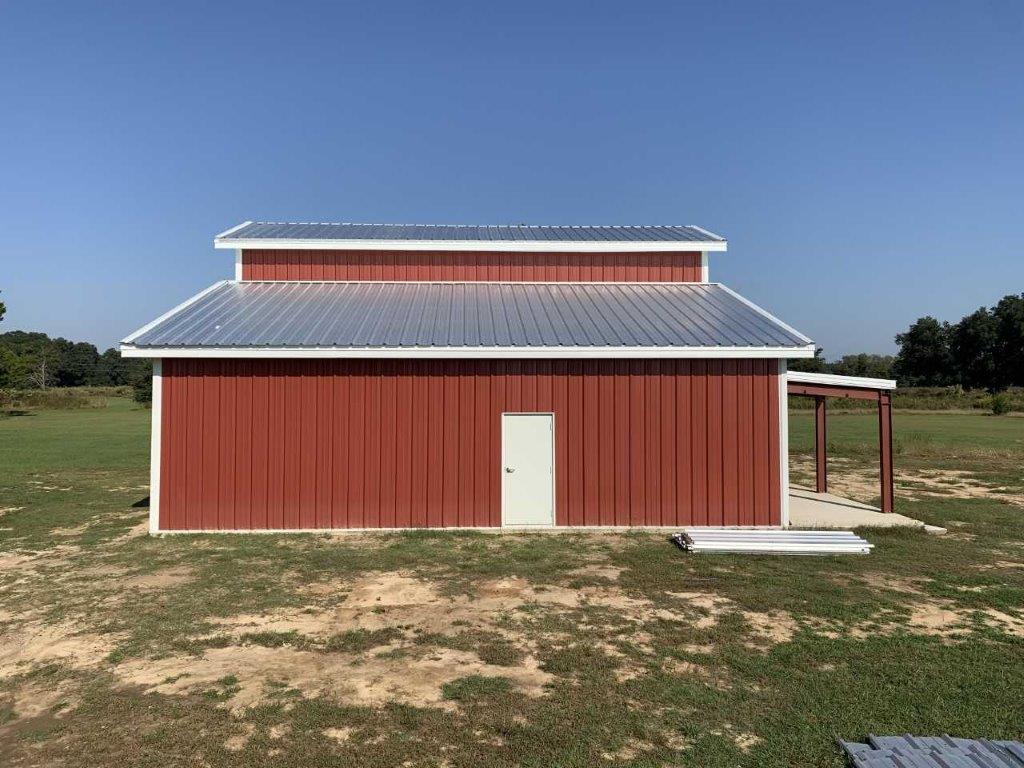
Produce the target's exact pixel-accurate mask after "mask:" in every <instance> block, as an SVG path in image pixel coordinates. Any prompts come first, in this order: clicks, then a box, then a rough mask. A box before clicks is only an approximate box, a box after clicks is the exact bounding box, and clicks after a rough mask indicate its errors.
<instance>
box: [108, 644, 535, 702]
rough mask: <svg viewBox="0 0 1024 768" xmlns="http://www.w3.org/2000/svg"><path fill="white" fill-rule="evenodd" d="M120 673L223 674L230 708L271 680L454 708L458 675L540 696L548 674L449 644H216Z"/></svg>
mask: <svg viewBox="0 0 1024 768" xmlns="http://www.w3.org/2000/svg"><path fill="white" fill-rule="evenodd" d="M116 674H117V675H118V677H120V678H121V679H122V680H123V681H124V682H126V683H129V684H134V685H140V686H143V687H144V688H145V689H146V690H148V691H155V692H158V693H164V694H185V693H190V692H195V691H202V690H206V689H208V688H210V686H211V685H214V684H216V683H217V681H219V680H222V679H224V678H226V677H229V676H230V677H233V678H237V680H238V683H237V688H238V690H237V692H236V693H235V694H234V695H233V696H232V697H231V698H230V699H228V700H227V701H226V702H224V705H225V706H227V707H230V708H231V709H233V710H241V709H245V708H247V707H250V706H254V705H257V704H261V703H265V702H266V701H268V700H269V694H268V688H269V687H270V685H271V684H273V683H281V682H284V683H286V684H287V685H288V686H289V687H291V688H294V689H296V690H298V691H300V692H301V693H302V694H303V695H304V696H307V697H315V696H326V697H330V698H332V699H335V700H337V701H342V702H345V703H347V704H351V705H355V706H369V707H379V706H383V705H385V704H388V703H391V702H396V703H402V704H410V705H414V706H421V707H425V706H429V707H444V708H452V707H454V706H455V705H454V704H453V703H452V702H447V701H444V700H443V699H442V687H443V686H444V685H445V684H446V683H450V682H452V681H453V680H457V679H459V678H461V677H466V676H468V675H483V676H488V677H505V678H508V679H510V680H511V681H512V682H513V684H514V685H515V686H516V687H517V689H518V690H520V691H521V692H523V693H525V694H526V695H530V696H540V695H542V694H543V693H544V686H545V685H546V684H547V683H548V682H549V681H550V679H551V675H549V674H548V673H547V672H544V671H543V670H541V669H540V667H539V665H538V664H537V662H536V660H534V659H530V658H527V659H526V660H524V661H523V662H522V663H521V664H519V665H517V666H516V667H499V666H495V665H491V664H485V663H484V662H482V661H480V659H479V658H478V657H477V656H476V655H475V654H473V653H469V652H466V651H456V650H452V649H450V648H422V649H419V651H418V653H416V654H413V653H411V652H410V653H408V654H405V655H403V656H401V657H390V656H384V655H377V656H372V655H371V656H366V655H361V654H342V653H321V652H316V651H304V650H297V649H295V648H289V647H280V648H265V647H263V646H259V645H246V646H230V647H227V648H211V649H208V650H206V651H205V652H204V653H203V654H202V655H201V656H200V657H198V658H196V657H194V656H184V657H169V658H164V659H157V660H132V661H129V662H125V663H122V664H120V665H118V667H117V668H116Z"/></svg>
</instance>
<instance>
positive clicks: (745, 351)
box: [120, 292, 815, 360]
mask: <svg viewBox="0 0 1024 768" xmlns="http://www.w3.org/2000/svg"><path fill="white" fill-rule="evenodd" d="M204 293H205V292H204ZM134 335H137V334H133V336H134ZM120 350H121V355H122V356H124V357H153V358H157V357H159V358H163V357H204V358H210V357H212V358H257V357H264V358H377V359H384V358H403V359H409V358H420V359H451V358H475V359H513V360H515V359H519V360H523V359H548V360H557V359H630V358H634V359H639V358H642V359H659V358H660V359H684V358H690V359H701V358H709V359H722V358H725V359H728V358H733V359H735V358H743V359H750V358H797V357H808V358H809V357H814V350H815V347H814V345H813V344H810V345H807V346H804V347H136V346H134V345H133V344H131V342H130V340H128V339H126V340H125V341H124V342H122V344H121V347H120Z"/></svg>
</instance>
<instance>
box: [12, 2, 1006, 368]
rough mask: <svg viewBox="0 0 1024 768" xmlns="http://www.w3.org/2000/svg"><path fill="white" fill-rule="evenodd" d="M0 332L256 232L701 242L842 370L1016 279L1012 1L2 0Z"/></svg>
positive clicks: (199, 267) (199, 274)
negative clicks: (655, 233) (490, 227)
mask: <svg viewBox="0 0 1024 768" xmlns="http://www.w3.org/2000/svg"><path fill="white" fill-rule="evenodd" d="M0 115H2V117H0V291H2V293H0V298H2V300H4V301H5V302H6V304H7V307H8V313H7V319H6V320H5V321H4V322H3V323H2V324H0V330H12V329H15V328H21V329H26V330H42V331H46V332H48V333H50V334H54V335H58V334H59V335H64V336H67V337H69V338H74V339H85V340H88V341H92V342H94V343H96V344H97V345H99V346H100V347H101V348H102V347H105V346H108V345H111V344H113V343H114V342H116V341H117V340H118V339H119V338H121V337H122V336H124V335H126V334H127V333H129V332H130V331H132V330H134V329H135V328H136V327H137V326H139V325H141V324H142V323H144V322H146V321H148V320H150V319H152V318H153V317H155V316H156V315H158V314H160V313H161V312H163V311H164V310H166V309H168V308H169V307H170V306H172V305H174V304H176V303H177V302H179V301H181V300H182V299H184V298H185V297H187V296H189V295H191V294H193V293H195V292H197V291H198V290H199V289H201V288H203V287H205V286H206V285H208V284H209V283H211V282H213V281H215V280H218V279H221V278H224V277H228V276H230V275H231V272H232V259H233V256H232V254H231V252H229V251H214V250H213V247H212V238H213V235H214V234H215V233H217V232H219V231H221V230H223V229H226V228H227V227H229V226H231V225H233V224H236V223H238V222H240V221H243V220H245V219H269V220H299V221H338V220H341V221H369V222H425V223H506V222H526V223H535V224H646V223H661V224H691V223H695V224H700V225H702V226H705V227H707V228H709V229H712V230H714V231H717V232H721V233H723V234H725V235H726V236H727V237H728V238H729V240H730V250H729V252H728V253H726V254H721V255H716V256H714V257H713V259H712V263H711V269H712V278H713V279H718V280H721V281H723V282H725V283H727V284H729V285H730V286H732V287H733V288H735V289H737V290H739V291H741V292H742V293H744V294H745V295H747V296H748V297H750V298H751V299H753V300H754V301H757V302H758V303H760V304H762V305H764V306H766V307H767V308H769V309H771V310H772V311H774V312H775V313H776V314H778V315H779V316H780V317H782V318H783V319H784V320H786V321H788V322H789V323H791V324H793V325H795V326H796V327H798V328H799V329H800V330H802V331H804V332H806V333H808V334H809V335H810V336H812V337H813V338H814V339H815V340H816V341H817V342H818V343H819V344H820V345H822V346H824V347H825V350H826V355H827V356H828V357H830V358H832V357H836V356H838V355H840V354H844V353H848V352H857V351H877V352H891V351H893V350H894V344H893V338H892V337H893V335H894V334H895V333H897V332H898V331H900V330H902V329H903V328H905V327H906V326H907V324H908V323H910V322H911V321H912V320H913V319H915V318H916V317H918V316H920V315H924V314H933V315H936V316H938V317H940V318H944V319H954V320H955V319H957V318H959V317H960V316H961V315H962V314H964V313H966V312H968V311H971V310H973V309H975V308H977V307H978V306H980V305H982V304H991V303H993V302H994V301H995V300H997V299H998V298H999V297H1000V296H1002V295H1004V294H1006V293H1009V292H1020V291H1021V290H1024V259H1022V255H1024V251H1022V242H1024V4H1021V3H1019V2H1016V1H1015V0H989V1H988V2H986V1H984V0H971V1H965V2H954V3H946V2H898V3H893V2H860V3H821V2H806V3H800V2H780V3H763V2H722V1H718V0H716V2H706V3H700V4H697V3H682V2H666V3H644V2H636V3H618V2H616V3H612V2H607V3H598V2H591V3H582V2H580V3H575V2H552V1H551V0H548V2H540V3H533V2H523V1H522V0H520V1H518V2H515V3H502V4H497V3H479V2H476V3H470V2H465V3H447V2H437V3H427V2H418V3H399V2H390V3H352V4H343V3H323V4H316V3H304V2H289V3H277V4H274V3H260V2H247V3H237V4H235V3H229V2H221V3H189V2H174V3H148V2H125V3H116V2H103V3H95V4H90V3H87V2H77V3H50V2H42V1H40V0H33V2H20V3H16V2H0Z"/></svg>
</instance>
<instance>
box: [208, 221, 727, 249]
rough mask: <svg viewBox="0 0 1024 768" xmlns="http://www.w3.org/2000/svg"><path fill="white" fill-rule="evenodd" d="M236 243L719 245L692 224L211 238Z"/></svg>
mask: <svg viewBox="0 0 1024 768" xmlns="http://www.w3.org/2000/svg"><path fill="white" fill-rule="evenodd" d="M238 240H314V241H315V240H373V241H385V240H391V241H396V242H402V241H410V240H412V241H444V242H488V243H516V242H540V243H545V242H551V243H616V242H619V243H645V242H649V243H724V242H725V238H723V237H721V236H719V235H716V234H715V233H713V232H709V231H707V230H706V229H702V228H701V227H696V226H692V225H691V226H620V227H617V226H566V227H556V226H527V225H525V224H503V225H481V226H478V225H468V224H348V223H341V224H331V223H291V222H275V221H248V222H246V223H244V224H241V225H239V226H237V227H233V228H231V229H229V230H227V231H226V232H222V233H221V234H219V235H217V237H216V242H217V243H218V244H230V243H232V242H233V241H238Z"/></svg>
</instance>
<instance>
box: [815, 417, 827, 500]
mask: <svg viewBox="0 0 1024 768" xmlns="http://www.w3.org/2000/svg"><path fill="white" fill-rule="evenodd" d="M814 477H815V487H816V489H817V491H818V493H828V456H827V455H826V432H825V398H824V397H815V398H814Z"/></svg>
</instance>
